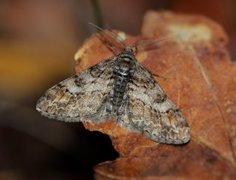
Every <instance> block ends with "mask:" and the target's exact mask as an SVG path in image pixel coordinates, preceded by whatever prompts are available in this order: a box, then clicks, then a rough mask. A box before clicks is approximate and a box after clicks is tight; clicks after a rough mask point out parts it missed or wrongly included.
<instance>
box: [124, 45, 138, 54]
mask: <svg viewBox="0 0 236 180" xmlns="http://www.w3.org/2000/svg"><path fill="white" fill-rule="evenodd" d="M124 52H125V53H127V54H133V55H134V54H136V47H135V46H126V47H125V49H124Z"/></svg>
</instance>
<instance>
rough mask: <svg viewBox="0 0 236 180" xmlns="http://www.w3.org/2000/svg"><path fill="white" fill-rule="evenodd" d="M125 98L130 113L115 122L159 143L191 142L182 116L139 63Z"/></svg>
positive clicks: (187, 127)
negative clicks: (126, 98)
mask: <svg viewBox="0 0 236 180" xmlns="http://www.w3.org/2000/svg"><path fill="white" fill-rule="evenodd" d="M127 95H128V99H129V100H128V101H129V103H128V106H127V108H128V109H127V110H126V111H127V112H129V113H125V115H123V116H121V117H119V118H118V119H119V123H120V124H121V125H122V126H124V127H128V128H129V129H132V130H136V131H141V132H142V133H143V134H144V135H146V136H148V137H150V138H151V139H152V140H154V141H158V142H161V143H167V144H183V143H186V142H188V141H189V140H190V136H191V135H190V128H189V126H188V124H187V122H186V120H185V118H184V116H183V114H182V112H181V111H180V110H179V109H178V108H177V107H176V105H175V104H174V103H173V102H172V101H171V100H170V99H169V98H168V97H167V96H166V94H165V92H164V91H163V90H162V89H161V87H160V86H159V85H158V84H157V83H156V82H155V80H154V79H153V77H152V75H151V73H150V72H148V70H147V69H146V68H145V67H144V66H142V65H141V64H139V63H138V62H136V70H135V73H134V76H133V78H132V79H131V81H130V83H129V84H128V85H127Z"/></svg>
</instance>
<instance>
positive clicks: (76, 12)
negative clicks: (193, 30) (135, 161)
mask: <svg viewBox="0 0 236 180" xmlns="http://www.w3.org/2000/svg"><path fill="white" fill-rule="evenodd" d="M149 9H152V10H171V11H175V12H180V13H190V14H201V15H205V16H207V17H209V18H211V19H213V20H215V21H217V22H219V23H220V24H222V26H223V27H224V28H225V30H226V32H227V33H228V35H229V37H230V43H229V45H228V48H229V50H230V53H231V56H232V58H233V59H235V58H236V51H235V47H236V13H235V12H236V1H234V0H224V1H215V0H208V1H206V0H135V1H134V0H130V1H127V0H116V1H107V0H100V1H94V0H47V1H46V0H45V1H40V0H0V179H17V180H18V179H93V170H92V167H93V166H94V165H96V164H97V163H99V162H102V161H106V160H112V159H115V158H116V157H118V153H117V152H116V151H115V150H114V149H113V148H112V145H111V142H110V140H109V138H108V136H106V135H104V134H101V133H99V132H88V131H87V130H85V129H84V128H83V127H82V125H81V124H80V123H74V124H70V123H63V122H59V121H55V120H49V119H47V118H44V117H42V116H41V115H40V114H39V113H37V112H36V110H35V104H36V101H37V99H38V98H39V97H40V96H41V95H42V94H43V93H44V92H45V90H46V89H48V88H49V87H51V86H52V85H54V84H56V83H58V82H59V81H61V80H63V79H65V78H66V77H68V76H71V75H72V74H73V73H74V70H73V68H74V63H75V62H74V60H73V56H74V53H75V52H76V50H77V49H78V48H79V46H80V45H81V44H82V42H83V41H84V40H85V39H86V38H87V37H89V36H90V35H91V33H92V32H93V28H91V27H90V26H89V25H88V23H89V22H92V23H94V24H98V25H100V26H103V25H105V26H106V27H110V28H114V29H119V30H122V31H125V32H127V33H129V34H132V35H138V34H139V33H140V28H141V24H142V17H143V15H144V13H145V12H146V11H147V10H149ZM99 10H100V12H101V14H99Z"/></svg>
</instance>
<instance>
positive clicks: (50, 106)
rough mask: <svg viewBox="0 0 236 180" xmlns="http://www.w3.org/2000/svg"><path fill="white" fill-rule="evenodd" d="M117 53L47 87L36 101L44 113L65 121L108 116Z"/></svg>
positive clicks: (39, 109) (95, 119)
mask: <svg viewBox="0 0 236 180" xmlns="http://www.w3.org/2000/svg"><path fill="white" fill-rule="evenodd" d="M114 61H115V57H113V58H111V59H108V60H104V61H102V62H100V63H98V64H96V65H94V66H92V67H90V68H89V69H87V70H85V71H84V72H82V73H80V74H76V75H74V76H72V77H70V78H68V79H66V80H64V81H62V82H60V83H59V84H57V85H55V86H53V87H51V88H50V89H48V90H47V91H46V93H45V95H44V96H42V97H41V98H40V99H39V100H38V103H37V105H36V109H37V110H38V111H40V112H41V113H42V115H44V116H46V117H48V118H53V119H58V120H62V121H85V120H90V121H102V120H109V118H111V116H112V115H111V114H109V112H108V111H109V108H111V105H110V104H107V103H106V97H107V95H108V93H109V92H110V91H111V89H112V84H113V78H112V66H113V63H114Z"/></svg>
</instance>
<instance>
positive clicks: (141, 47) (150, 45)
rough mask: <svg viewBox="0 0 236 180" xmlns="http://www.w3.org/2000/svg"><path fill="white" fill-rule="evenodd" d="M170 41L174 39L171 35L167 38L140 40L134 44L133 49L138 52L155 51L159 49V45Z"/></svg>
mask: <svg viewBox="0 0 236 180" xmlns="http://www.w3.org/2000/svg"><path fill="white" fill-rule="evenodd" d="M171 39H174V36H173V35H168V36H165V37H162V38H158V39H146V40H140V41H138V42H137V43H136V44H135V47H136V49H137V51H138V52H142V51H150V50H155V49H157V48H159V45H160V44H161V43H163V42H166V41H169V40H171Z"/></svg>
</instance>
